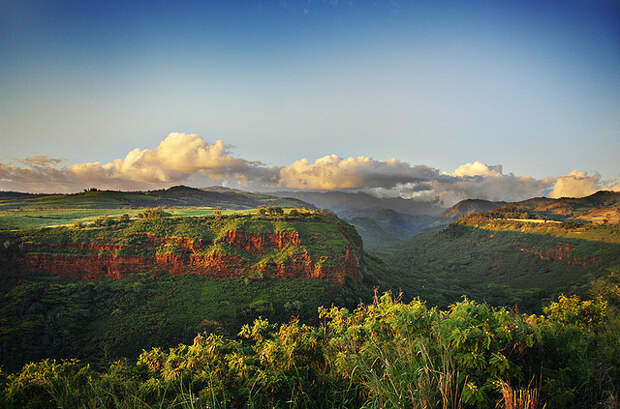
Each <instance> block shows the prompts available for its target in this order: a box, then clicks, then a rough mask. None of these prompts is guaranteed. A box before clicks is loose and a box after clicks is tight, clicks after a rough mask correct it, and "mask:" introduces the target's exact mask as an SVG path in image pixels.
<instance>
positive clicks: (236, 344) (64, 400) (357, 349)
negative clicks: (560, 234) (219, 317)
mask: <svg viewBox="0 0 620 409" xmlns="http://www.w3.org/2000/svg"><path fill="white" fill-rule="evenodd" d="M605 288H606V290H605V291H601V294H604V295H606V296H609V297H612V299H611V302H608V301H607V300H605V299H604V298H603V297H602V296H599V297H598V298H596V299H595V300H586V301H584V300H581V299H579V298H578V297H576V296H572V297H564V296H562V297H560V298H559V299H558V300H557V301H556V302H554V303H552V304H550V305H549V306H548V307H547V308H545V313H544V314H543V315H525V314H519V313H517V312H515V311H510V310H508V309H506V308H491V307H489V306H488V305H486V304H479V303H476V302H473V301H470V300H467V299H465V300H463V301H461V302H458V303H456V304H454V305H452V306H451V307H450V308H449V309H447V310H445V311H440V310H438V309H436V308H429V307H427V306H426V305H425V304H424V303H422V302H420V301H419V300H414V301H412V302H410V303H408V304H405V303H402V302H400V301H398V300H394V299H393V297H392V296H390V295H389V294H384V295H383V296H381V297H380V298H376V299H375V302H374V303H372V304H370V305H363V306H360V307H358V308H357V309H355V310H353V311H349V310H347V309H344V308H336V307H332V308H319V319H320V323H319V324H318V325H316V326H310V325H306V324H303V323H301V322H299V321H298V320H295V319H293V320H291V321H290V322H289V323H286V324H282V325H279V326H278V325H274V324H271V323H270V322H268V321H267V320H265V319H262V318H259V319H257V320H255V321H254V322H253V324H249V325H245V326H243V327H242V329H241V331H240V333H239V338H235V339H230V338H225V337H223V336H221V335H214V334H210V335H207V334H206V333H205V334H202V335H198V336H196V338H195V339H194V341H193V344H191V345H179V346H177V347H175V348H171V349H169V350H167V351H166V350H163V349H160V348H152V349H150V350H148V351H144V352H143V353H142V354H141V355H140V357H139V358H138V359H137V362H135V363H130V362H128V361H127V360H121V361H117V362H115V363H113V364H112V365H110V366H109V368H107V370H104V371H95V370H93V369H92V368H91V367H89V366H88V365H87V364H84V363H82V362H80V361H77V360H67V361H54V360H44V361H41V362H38V363H30V364H27V365H26V366H24V367H23V369H22V370H21V371H19V372H17V373H15V374H11V375H8V376H5V375H2V376H1V377H0V378H1V379H0V384H1V391H2V392H1V393H0V395H1V398H0V399H1V400H2V402H3V405H4V406H5V407H22V408H49V407H62V408H155V407H157V408H160V407H180V408H197V407H201V408H361V407H364V408H489V409H490V408H495V407H496V405H497V407H502V408H543V407H546V408H548V409H553V408H567V407H571V408H593V407H601V408H605V407H608V408H611V407H615V406H614V405H616V404H617V396H618V395H617V394H618V390H619V389H618V388H620V385H619V380H620V373H619V368H620V356H619V355H620V349H619V348H618V335H619V334H620V331H619V326H618V318H617V312H616V306H617V297H618V285H617V283H615V284H614V285H608V286H606V287H605ZM613 297H615V298H613ZM545 405H546V406H545Z"/></svg>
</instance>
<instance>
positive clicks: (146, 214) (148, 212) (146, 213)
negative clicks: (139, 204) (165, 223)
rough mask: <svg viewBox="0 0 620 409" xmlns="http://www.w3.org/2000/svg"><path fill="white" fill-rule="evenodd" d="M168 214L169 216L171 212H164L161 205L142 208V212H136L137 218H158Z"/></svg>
mask: <svg viewBox="0 0 620 409" xmlns="http://www.w3.org/2000/svg"><path fill="white" fill-rule="evenodd" d="M168 216H171V214H170V213H168V212H166V211H165V210H164V209H163V208H162V207H156V208H153V209H144V210H143V211H142V212H140V213H138V218H139V219H159V218H162V217H168Z"/></svg>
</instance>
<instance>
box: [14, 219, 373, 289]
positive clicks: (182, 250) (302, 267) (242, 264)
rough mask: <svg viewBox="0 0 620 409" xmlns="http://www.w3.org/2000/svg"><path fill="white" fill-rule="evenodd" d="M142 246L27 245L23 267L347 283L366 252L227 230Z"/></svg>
mask: <svg viewBox="0 0 620 409" xmlns="http://www.w3.org/2000/svg"><path fill="white" fill-rule="evenodd" d="M134 239H136V240H133V241H135V242H138V243H140V244H139V245H136V246H132V245H122V244H118V243H106V242H104V241H101V240H98V241H96V242H88V243H70V244H66V245H62V246H61V245H50V244H45V243H25V246H24V249H25V252H24V255H23V264H24V265H25V266H26V267H27V269H28V270H31V271H40V272H49V273H52V274H57V275H60V276H63V277H67V278H70V279H74V280H95V281H96V280H109V279H121V278H124V277H128V276H131V275H136V274H140V273H145V274H151V275H153V274H200V275H203V276H207V277H211V278H238V277H250V278H261V277H277V278H283V279H286V278H320V279H326V280H330V281H334V282H337V283H339V284H344V282H345V281H346V279H347V277H350V278H352V279H354V280H359V279H360V278H361V262H362V255H363V249H362V248H361V245H360V244H357V243H353V242H349V241H348V240H347V242H346V244H344V245H343V246H342V248H341V249H340V251H338V252H336V254H321V255H316V254H315V255H311V254H310V252H309V251H308V250H307V249H306V248H305V247H304V246H303V245H302V240H301V238H300V235H299V233H298V232H295V231H290V232H289V231H286V232H273V233H254V232H245V231H234V230H233V231H228V232H226V233H225V234H223V235H221V236H219V237H217V238H215V239H214V240H213V241H211V242H208V243H205V242H203V241H201V240H197V239H190V238H183V237H167V238H161V237H157V236H155V235H152V234H142V235H141V236H140V237H139V238H136V237H134Z"/></svg>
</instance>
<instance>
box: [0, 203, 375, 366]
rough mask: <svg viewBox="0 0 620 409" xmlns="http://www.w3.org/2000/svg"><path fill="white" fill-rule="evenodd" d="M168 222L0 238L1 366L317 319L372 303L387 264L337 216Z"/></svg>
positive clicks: (109, 355) (132, 352)
mask: <svg viewBox="0 0 620 409" xmlns="http://www.w3.org/2000/svg"><path fill="white" fill-rule="evenodd" d="M161 213H162V211H161V210H160V211H157V212H155V216H152V215H150V216H146V217H141V218H136V219H124V220H120V219H118V218H114V219H113V218H108V219H103V221H102V222H101V223H98V224H88V225H76V226H70V227H68V226H65V227H55V228H42V229H24V230H5V231H0V245H1V247H0V261H1V262H2V267H1V268H0V275H1V280H0V282H1V283H2V290H3V291H2V294H1V295H0V316H1V317H2V318H0V362H1V363H2V365H3V366H4V367H5V368H8V369H15V368H17V367H19V366H21V365H22V364H23V363H25V362H27V361H31V360H37V359H41V358H44V357H56V358H62V357H79V358H81V359H85V360H88V361H89V362H91V363H93V364H97V365H98V364H103V363H107V362H111V360H113V359H117V358H120V357H135V356H137V354H138V353H139V352H140V351H141V350H142V348H149V347H152V346H172V345H176V344H177V343H179V342H191V340H192V339H193V337H194V336H195V335H196V333H198V332H200V331H203V330H206V331H209V332H216V333H221V334H227V335H234V334H235V333H236V332H237V331H238V329H239V327H240V326H241V325H242V324H243V323H245V322H249V321H251V320H253V319H254V318H256V317H258V316H263V317H268V318H269V319H271V320H274V321H279V322H283V321H286V320H288V319H289V318H290V317H291V316H297V317H299V318H301V319H304V320H310V319H312V318H313V317H314V313H315V311H316V309H317V307H319V306H320V305H329V304H331V303H336V304H338V305H349V306H354V305H356V304H357V303H358V302H359V301H361V300H369V299H370V297H371V295H372V290H371V288H372V285H373V283H374V282H375V281H373V280H374V279H373V278H372V277H374V276H376V275H377V274H376V273H373V271H371V270H373V269H376V266H379V265H380V264H381V262H380V261H378V260H374V259H373V258H370V259H369V260H365V259H364V257H363V250H362V244H361V239H360V238H359V236H358V235H357V233H356V232H355V229H353V228H352V227H351V226H350V225H348V224H347V223H345V222H343V221H341V220H339V219H338V218H337V217H335V216H334V215H333V214H329V213H319V212H315V211H307V212H306V213H303V212H302V211H301V210H299V211H297V214H295V212H288V213H287V214H284V212H283V214H281V215H269V214H265V215H262V216H259V215H257V214H256V211H253V212H252V213H251V214H246V213H245V212H235V213H232V214H229V215H226V214H222V215H211V216H202V217H170V216H165V215H162V214H161ZM163 213H165V212H163ZM274 240H275V241H274ZM287 240H288V241H287ZM347 249H349V250H347ZM347 251H350V254H351V256H350V258H349V259H347V258H346V255H345V253H347ZM29 260H30V261H32V260H36V261H37V264H33V263H32V262H29ZM200 263H202V264H200ZM347 268H351V269H352V270H347ZM281 269H283V270H281ZM280 271H283V272H280ZM50 273H54V274H50ZM184 273H191V274H184ZM170 274H172V275H170ZM63 276H64V277H63ZM111 278H120V279H111ZM282 278H285V279H282ZM74 279H77V281H75V280H74ZM93 280H94V281H93Z"/></svg>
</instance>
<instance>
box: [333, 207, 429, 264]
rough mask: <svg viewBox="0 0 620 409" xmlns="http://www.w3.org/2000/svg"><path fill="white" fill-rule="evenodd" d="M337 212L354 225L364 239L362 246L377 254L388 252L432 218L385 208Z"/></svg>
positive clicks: (425, 226) (423, 227) (418, 230)
mask: <svg viewBox="0 0 620 409" xmlns="http://www.w3.org/2000/svg"><path fill="white" fill-rule="evenodd" d="M337 213H338V216H339V217H340V218H342V219H344V220H345V221H347V222H348V223H351V224H352V225H353V226H355V229H356V230H357V232H358V233H359V234H360V236H362V239H363V240H364V247H365V248H366V249H367V250H368V251H371V252H374V253H378V254H384V253H386V252H390V251H391V250H392V248H393V246H394V245H395V244H396V243H397V242H400V241H402V240H406V239H408V238H410V237H411V236H414V235H415V234H417V233H419V232H420V231H422V230H423V229H425V228H427V227H428V225H429V223H430V222H432V220H433V218H432V217H431V216H425V215H417V216H414V215H409V214H405V213H399V212H397V211H395V210H392V209H386V208H369V209H352V210H343V211H339V212H337Z"/></svg>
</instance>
